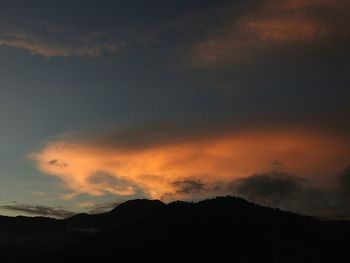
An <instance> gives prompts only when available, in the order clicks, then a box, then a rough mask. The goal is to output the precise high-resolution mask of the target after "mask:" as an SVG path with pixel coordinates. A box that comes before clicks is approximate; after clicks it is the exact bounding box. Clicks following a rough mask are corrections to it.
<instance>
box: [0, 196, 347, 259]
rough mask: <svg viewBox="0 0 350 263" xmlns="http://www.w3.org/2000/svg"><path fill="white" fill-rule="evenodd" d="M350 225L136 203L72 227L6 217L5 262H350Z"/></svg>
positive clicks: (242, 204)
mask: <svg viewBox="0 0 350 263" xmlns="http://www.w3.org/2000/svg"><path fill="white" fill-rule="evenodd" d="M349 244H350V222H348V221H328V222H325V221H321V220H317V219H315V218H312V217H306V216H301V215H296V214H292V213H288V212H283V211H280V210H276V209H271V208H265V207H261V206H258V205H255V204H252V203H249V202H247V201H245V200H243V199H240V198H234V197H220V198H215V199H211V200H205V201H201V202H199V203H185V202H174V203H171V204H168V205H165V204H163V203H162V202H160V201H151V200H133V201H128V202H126V203H123V204H121V205H119V206H118V207H116V208H115V209H113V210H112V211H110V212H108V213H104V214H99V215H87V214H80V215H76V216H73V217H71V218H68V219H65V220H55V219H48V218H28V217H15V218H11V217H0V245H1V254H2V255H1V262H31V261H32V260H34V262H200V261H205V262H283V263H288V262H293V263H295V262H317V263H319V262H348V261H349V260H350V250H349V249H348V246H349Z"/></svg>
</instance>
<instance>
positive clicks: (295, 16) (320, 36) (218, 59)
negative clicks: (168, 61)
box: [192, 0, 350, 66]
mask: <svg viewBox="0 0 350 263" xmlns="http://www.w3.org/2000/svg"><path fill="white" fill-rule="evenodd" d="M228 10H231V9H228ZM231 11H232V10H231ZM349 11H350V4H349V1H346V0H333V1H328V0H312V1H308V0H264V1H261V2H260V5H256V4H253V5H252V8H247V10H246V14H245V15H241V16H237V15H236V14H235V15H233V17H231V18H230V19H229V20H228V21H226V23H224V25H223V26H222V27H221V28H217V29H216V31H213V32H212V33H211V34H209V36H208V37H207V38H206V39H203V40H202V41H199V42H198V43H197V44H195V45H194V48H193V50H192V57H193V58H194V61H195V63H197V64H198V65H202V66H203V65H216V64H220V63H228V62H238V61H240V62H244V61H247V60H251V59H253V58H254V57H256V56H258V55H259V54H262V53H264V52H270V51H272V52H273V51H276V50H281V48H288V47H293V46H294V47H303V48H308V49H309V50H313V49H315V48H318V47H323V49H325V50H326V49H327V48H325V47H328V48H329V46H330V45H331V46H332V45H333V44H335V43H341V42H342V43H346V41H347V40H348V39H349V37H350V30H349V28H348V27H347V26H346V25H347V24H349V22H350V18H349V16H348V13H349ZM233 13H234V12H233Z"/></svg>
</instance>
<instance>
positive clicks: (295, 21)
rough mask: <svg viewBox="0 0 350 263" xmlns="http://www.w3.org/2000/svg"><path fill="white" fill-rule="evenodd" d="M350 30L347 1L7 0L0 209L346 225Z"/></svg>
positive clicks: (1, 15)
mask: <svg viewBox="0 0 350 263" xmlns="http://www.w3.org/2000/svg"><path fill="white" fill-rule="evenodd" d="M349 25H350V1H349V0H231V1H229V0H226V1H221V0H200V1H199V0H197V1H196V0H193V1H191V0H169V1H165V0H148V1H142V0H139V1H134V0H128V1H124V0H118V1H117V0H115V1H112V0H111V1H104V0H99V1H86V0H84V1H82V0H75V1H35V0H32V1H24V0H23V1H16V0H11V1H5V0H3V1H1V3H0V57H1V60H0V67H1V71H0V120H1V123H2V126H1V129H0V142H1V147H0V206H1V208H0V214H3V215H19V214H24V215H46V216H55V217H64V216H68V215H70V214H72V213H76V212H92V213H94V212H100V211H104V210H107V209H109V208H111V207H113V206H114V205H116V204H117V203H119V202H122V201H125V200H129V199H135V198H151V199H161V200H163V201H165V202H170V201H173V200H177V199H181V200H189V201H195V200H200V199H203V198H207V197H213V196H219V195H239V196H242V197H244V198H247V199H248V200H251V201H254V202H258V203H262V204H265V205H269V206H275V207H280V208H282V209H286V210H290V211H295V212H300V213H304V214H311V215H316V216H321V217H330V218H350V206H349V204H350V166H349V164H350V103H349V102H350V87H349V85H350V74H349V72H350V49H349V46H350V27H349Z"/></svg>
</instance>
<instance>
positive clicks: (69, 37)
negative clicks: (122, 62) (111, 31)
mask: <svg viewBox="0 0 350 263" xmlns="http://www.w3.org/2000/svg"><path fill="white" fill-rule="evenodd" d="M0 45H2V46H9V47H13V48H19V49H22V50H25V51H28V52H29V53H31V54H36V55H41V56H44V57H71V56H85V57H92V58H96V57H99V56H101V55H102V54H103V53H116V52H118V51H119V49H120V47H121V46H122V44H121V43H117V41H115V40H111V39H109V36H108V34H106V33H100V32H88V31H83V30H80V29H75V28H74V27H73V26H72V27H70V28H66V27H57V26H54V25H51V24H47V23H40V22H31V23H27V24H24V23H19V24H18V23H17V24H16V25H15V26H14V25H12V24H11V23H10V24H6V25H0Z"/></svg>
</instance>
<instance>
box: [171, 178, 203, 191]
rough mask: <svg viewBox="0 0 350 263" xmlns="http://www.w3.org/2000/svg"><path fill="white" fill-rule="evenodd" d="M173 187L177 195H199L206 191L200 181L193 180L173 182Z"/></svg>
mask: <svg viewBox="0 0 350 263" xmlns="http://www.w3.org/2000/svg"><path fill="white" fill-rule="evenodd" d="M172 184H173V186H175V188H176V189H177V193H184V194H190V193H200V192H203V191H207V190H206V188H205V186H204V184H203V183H202V182H201V181H199V180H198V181H193V180H184V181H175V182H173V183H172Z"/></svg>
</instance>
